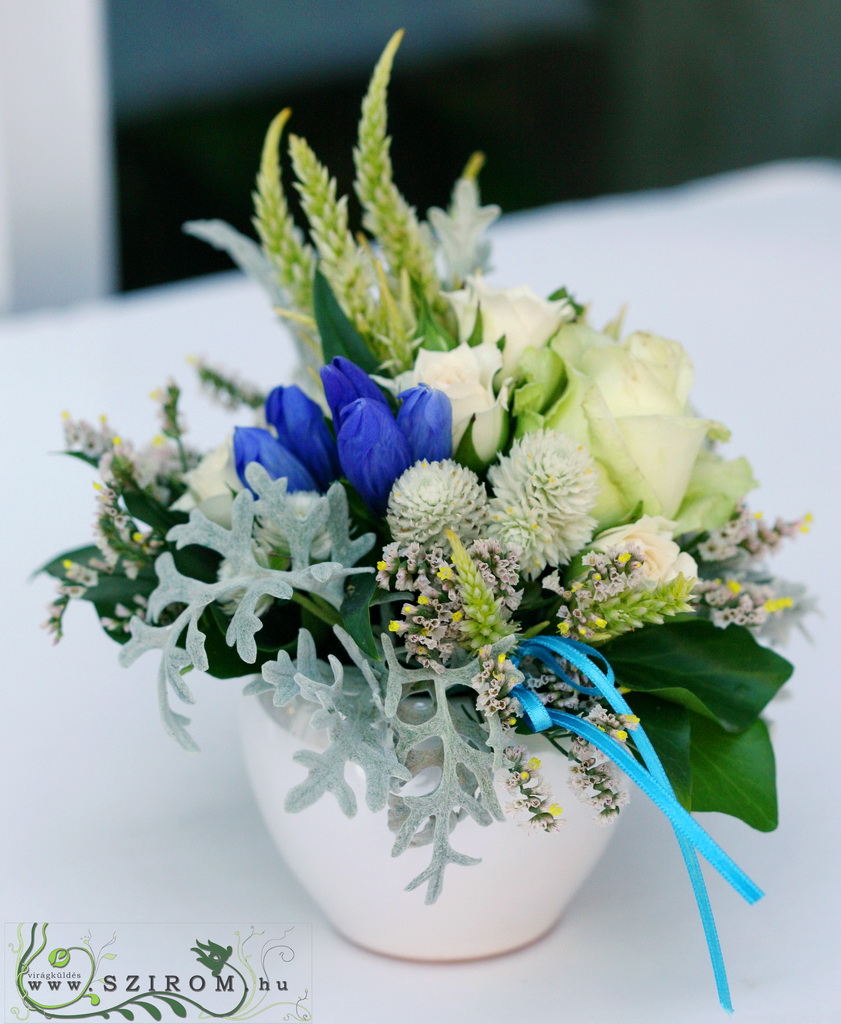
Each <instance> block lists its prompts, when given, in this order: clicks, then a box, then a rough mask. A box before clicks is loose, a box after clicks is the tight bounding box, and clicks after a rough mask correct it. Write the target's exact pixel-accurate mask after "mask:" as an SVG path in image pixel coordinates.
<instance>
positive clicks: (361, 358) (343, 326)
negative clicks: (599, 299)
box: [312, 268, 378, 373]
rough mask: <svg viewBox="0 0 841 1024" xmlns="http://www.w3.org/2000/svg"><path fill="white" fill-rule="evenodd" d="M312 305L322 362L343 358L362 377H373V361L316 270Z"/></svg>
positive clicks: (368, 350)
mask: <svg viewBox="0 0 841 1024" xmlns="http://www.w3.org/2000/svg"><path fill="white" fill-rule="evenodd" d="M312 301H313V312H314V313H315V322H316V324H317V326H318V333H319V336H320V338H321V354H322V358H323V360H324V362H325V363H329V362H330V360H331V359H333V358H335V357H336V356H344V357H345V359H350V361H351V362H352V363H356V365H357V366H359V367H360V368H361V369H363V370H364V371H365V372H366V373H375V372H376V371H377V368H378V363H377V360H376V359H375V358H374V355H373V353H372V352H371V350H370V349H369V348H368V346H367V345H366V344H365V340H364V339H363V337H362V335H361V334H360V333H359V332H358V331H357V329H356V328H355V327H354V326H353V324H352V323H351V322H350V320H349V319H348V318H347V316H346V315H345V311H344V310H343V309H342V307H341V306H340V305H339V300H338V299H337V298H336V296H335V295H334V294H333V290H332V289H331V287H330V285H329V284H328V283H327V279H326V278H325V276H324V275H323V274H322V273H321V271H320V270H319V269H318V268H316V271H315V277H314V278H313V288H312Z"/></svg>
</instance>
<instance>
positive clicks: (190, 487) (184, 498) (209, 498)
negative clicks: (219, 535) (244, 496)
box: [172, 439, 242, 529]
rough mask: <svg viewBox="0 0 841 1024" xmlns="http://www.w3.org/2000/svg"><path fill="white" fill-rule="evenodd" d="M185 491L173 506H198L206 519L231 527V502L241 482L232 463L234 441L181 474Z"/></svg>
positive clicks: (183, 510) (180, 508)
mask: <svg viewBox="0 0 841 1024" xmlns="http://www.w3.org/2000/svg"><path fill="white" fill-rule="evenodd" d="M184 483H186V485H187V490H186V491H185V492H184V494H182V495H181V497H180V498H179V499H178V501H176V502H174V504H173V505H172V507H173V508H174V509H176V510H177V511H179V512H189V511H190V509H194V508H197V509H199V511H201V512H202V513H204V515H206V516H207V518H208V519H210V520H212V521H213V522H214V523H218V524H219V525H220V526H224V527H225V528H226V529H230V527H231V505H233V502H234V494H235V493H236V492H237V491H241V490H242V483H241V482H240V479H239V477H238V476H237V471H236V468H235V466H234V452H233V443H232V441H231V440H230V439H229V440H228V441H226V442H225V443H224V444H220V445H219V447H218V448H214V449H213V451H211V452H208V454H207V455H205V457H204V458H203V459H202V460H201V462H200V463H199V464H198V465H197V466H196V468H195V469H191V470H189V471H188V472H186V473H185V474H184Z"/></svg>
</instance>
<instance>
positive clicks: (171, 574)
mask: <svg viewBox="0 0 841 1024" xmlns="http://www.w3.org/2000/svg"><path fill="white" fill-rule="evenodd" d="M247 475H248V480H249V483H250V484H251V486H252V487H253V488H254V491H255V492H256V494H257V497H256V499H255V498H254V497H253V496H252V495H251V493H250V491H248V490H243V491H240V493H239V494H238V495H237V497H236V498H235V499H234V502H233V506H232V509H231V529H230V530H228V529H226V528H225V527H223V526H220V525H219V524H218V523H213V522H211V521H210V520H209V519H208V518H207V517H206V516H204V515H203V514H202V513H201V512H200V511H199V510H198V509H193V511H192V512H191V513H190V520H189V522H187V523H183V524H180V525H178V526H174V527H173V528H172V529H171V530H170V531H169V533H168V534H167V537H168V539H169V540H171V541H174V542H175V544H176V547H177V548H182V547H185V546H187V545H191V544H196V545H200V546H202V547H206V548H210V549H211V550H213V551H216V552H218V553H219V554H220V555H222V556H223V557H224V558H225V559H226V568H227V573H226V576H225V578H224V579H221V580H219V581H218V582H216V583H205V582H202V581H201V580H196V579H193V578H192V577H190V576H185V575H183V574H182V573H181V572H179V570H178V569H177V568H176V566H175V562H174V560H173V557H172V555H171V554H170V553H169V552H165V553H164V554H162V555H160V556H159V558H158V559H157V561H156V562H155V571H156V572H157V574H158V580H159V583H158V586H157V587H156V589H155V590H154V591H153V592H152V594H151V595H150V597H149V605H148V609H149V619H150V621H149V622H143V621H142V620H140V619H138V618H137V617H135V618H133V619H132V620H131V623H130V624H129V631H130V633H131V639H130V640H129V641H128V643H127V644H126V645H125V647H124V648H123V649H122V651H121V658H120V660H121V662H122V663H123V664H124V665H130V664H132V662H134V661H135V660H136V659H137V658H138V657H139V656H140V655H141V654H143V653H145V652H146V651H148V650H160V651H161V666H160V669H159V673H158V692H159V697H160V701H161V712H162V716H163V720H164V724H165V726H166V728H167V730H168V731H169V732H170V734H171V735H173V736H174V737H175V738H176V739H177V740H178V741H179V742H180V743H181V744H182V745H183V746H185V747H187V748H188V749H190V750H194V749H196V746H195V743H194V742H193V741H192V740H191V739H190V738H189V736H188V734H187V732H186V725H187V724H188V720H187V719H186V718H184V716H182V715H177V714H176V713H175V712H173V711H172V710H171V708H170V707H169V704H168V701H167V694H168V690H169V689H172V690H173V691H174V692H175V695H176V696H177V697H178V698H179V699H180V700H182V701H185V702H186V703H193V697H192V695H191V694H190V692H189V690H188V689H187V687H186V684H185V683H184V679H183V673H184V672H185V671H186V670H187V669H188V668H190V667H191V666H192V667H193V668H197V669H199V670H201V671H203V670H205V669H206V668H207V667H208V660H207V653H206V650H205V646H204V642H205V635H204V633H202V631H201V630H200V628H199V619H200V618H201V615H202V613H203V611H204V610H205V608H207V607H208V606H209V605H211V604H213V603H214V602H215V601H218V602H234V603H235V604H236V606H237V607H236V611H235V613H234V615H233V616H232V618H231V621H230V623H229V625H228V629H227V633H226V636H225V639H226V642H227V644H228V646H229V647H234V646H235V647H236V651H237V655H238V656H239V657H240V658H241V659H242V661H243V662H245V663H246V664H253V663H254V661H255V660H256V658H257V642H256V640H255V636H256V634H257V632H258V631H259V630H260V629H261V627H262V621H261V619H260V617H259V616H258V615H257V612H256V609H257V605H258V602H259V601H260V600H261V599H262V598H263V597H265V596H268V597H271V598H274V599H276V600H289V599H290V598H291V597H292V593H293V590H302V591H306V592H308V593H312V594H317V595H319V596H321V597H323V598H324V599H325V600H326V601H328V602H329V603H330V604H331V605H332V606H333V607H335V608H337V609H338V608H339V606H340V605H341V601H342V593H343V588H344V580H345V578H346V577H347V576H349V575H351V574H355V573H359V572H367V571H369V570H367V569H366V568H353V567H352V562H351V561H350V559H356V558H359V557H361V556H362V555H363V554H365V553H367V551H369V550H370V548H371V545H372V544H373V538H372V537H371V535H365V536H363V537H358V538H356V539H352V538H351V537H350V536H349V524H350V520H349V516H348V512H347V498H346V496H345V492H344V488H343V487H342V486H341V484H338V483H337V484H334V485H333V486H332V487H331V488H330V491H329V492H328V493H327V494H326V495H324V496H323V497H321V498H319V499H318V500H317V501H316V502H315V503H314V505H313V507H312V508H311V509H310V510H309V512H308V513H307V515H306V516H304V517H300V516H298V515H297V514H295V512H294V510H293V508H292V506H291V503H290V502H289V501H288V500H287V494H286V480H285V479H280V480H272V479H271V478H270V477H269V475H268V473H266V471H265V470H264V469H263V468H262V466H259V465H257V464H252V465H250V466H249V467H248V470H247ZM258 516H259V518H260V519H261V520H263V521H265V520H270V521H271V522H272V523H273V524H274V526H275V527H277V528H278V529H279V530H280V531H281V532H282V533H283V534H284V535H285V536H286V537H287V539H288V541H289V547H290V550H291V551H292V552H293V565H292V568H291V569H289V570H280V569H271V568H268V567H266V566H264V565H261V564H260V563H259V562H258V560H257V558H256V556H255V548H254V542H253V537H252V534H253V529H254V522H255V519H256V518H257V517H258ZM325 528H326V530H327V533H328V535H329V538H330V555H331V556H332V558H333V559H334V560H331V561H321V562H313V561H312V558H313V556H312V546H313V543H314V540H315V537H316V535H317V534H318V533H320V532H323V530H324V529H325ZM343 563H344V564H343ZM171 608H176V609H179V610H178V612H177V615H176V618H175V620H174V621H173V622H171V623H170V624H168V625H162V626H156V625H153V624H152V623H154V622H155V621H156V620H157V619H159V618H160V616H161V615H162V614H163V613H164V612H165V611H166V610H167V609H171ZM182 641H183V646H181V642H182Z"/></svg>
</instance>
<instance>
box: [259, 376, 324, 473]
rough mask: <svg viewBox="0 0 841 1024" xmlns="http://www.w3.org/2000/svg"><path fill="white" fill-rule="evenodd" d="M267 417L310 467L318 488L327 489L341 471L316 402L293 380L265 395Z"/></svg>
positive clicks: (283, 441)
mask: <svg viewBox="0 0 841 1024" xmlns="http://www.w3.org/2000/svg"><path fill="white" fill-rule="evenodd" d="M266 421H267V422H268V423H270V424H271V426H273V427H274V429H275V430H276V431H277V439H278V441H280V443H281V444H282V445H283V447H284V448H285V449H286V450H287V451H288V452H293V453H294V454H295V456H296V457H297V459H298V461H299V462H301V463H303V465H304V466H305V467H306V469H307V470H308V471H309V473H310V475H311V476H312V478H313V479H314V480H315V482H316V484H317V485H318V487H317V490H319V491H322V492H323V491H326V490H327V488H328V487H329V486H330V484H331V483H332V482H333V481H334V480H336V479H337V478H338V477H339V475H340V473H339V456H338V452H337V451H336V442H335V441H334V440H333V437H332V435H331V433H330V431H329V429H328V427H327V424H326V423H325V422H324V414H323V413H322V411H321V409H320V408H319V406H318V405H317V404H316V403H315V402H314V401H313V400H312V399H311V398H308V397H307V396H306V395H305V394H304V392H303V391H302V390H301V389H300V388H299V387H297V385H295V384H293V385H292V386H291V387H288V388H285V387H277V388H275V389H274V390H273V391H272V392H271V394H270V395H269V397H268V398H267V399H266Z"/></svg>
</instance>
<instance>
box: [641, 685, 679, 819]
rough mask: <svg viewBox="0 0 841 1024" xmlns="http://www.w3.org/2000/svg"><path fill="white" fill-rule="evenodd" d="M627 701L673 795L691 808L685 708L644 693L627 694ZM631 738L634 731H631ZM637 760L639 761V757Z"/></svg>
mask: <svg viewBox="0 0 841 1024" xmlns="http://www.w3.org/2000/svg"><path fill="white" fill-rule="evenodd" d="M628 697H629V700H628V703H629V704H630V705H631V708H632V710H633V712H634V714H635V715H637V716H638V717H639V720H640V727H641V728H642V729H644V730H645V733H646V735H647V736H648V738H649V739H650V740H651V745H652V746H653V747H654V749H655V751H656V752H657V756H658V757H659V758H660V760H661V761H662V763H663V768H664V769H665V771H666V775H668V777H669V782H671V784H672V788H673V789H674V791H675V796H676V797H677V798H678V800H679V801H680V803H681V804H682V805H683V806H684V807H685V808H686V810H691V809H692V766H691V763H690V757H689V750H690V742H691V735H690V726H689V717H690V716H689V712H688V711H687V710H686V708H682V707H679V706H678V705H677V704H671V703H670V702H669V701H665V700H660V699H659V698H657V697H652V696H650V695H649V694H647V693H634V694H629V695H628ZM630 736H631V740H633V738H634V734H633V733H631V734H630ZM637 760H639V761H640V763H643V762H642V759H641V758H639V757H638V758H637Z"/></svg>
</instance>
